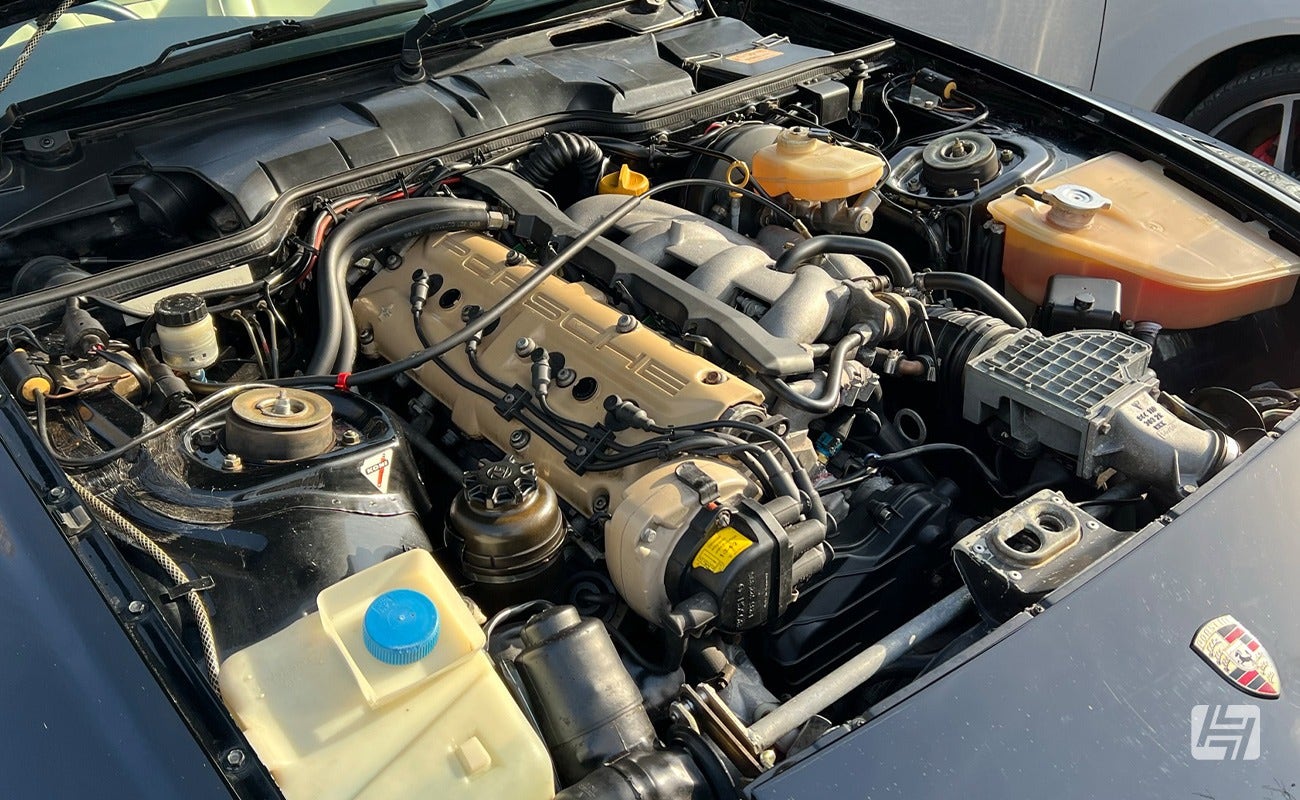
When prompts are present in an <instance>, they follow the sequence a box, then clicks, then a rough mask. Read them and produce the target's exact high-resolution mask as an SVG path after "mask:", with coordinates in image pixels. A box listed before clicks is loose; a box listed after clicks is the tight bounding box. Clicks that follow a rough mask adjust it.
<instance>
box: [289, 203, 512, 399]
mask: <svg viewBox="0 0 1300 800" xmlns="http://www.w3.org/2000/svg"><path fill="white" fill-rule="evenodd" d="M430 214H431V215H437V221H438V222H439V226H438V227H433V228H430V230H437V229H439V227H442V229H444V230H445V229H457V228H472V227H474V226H476V225H481V226H483V227H487V224H488V220H489V219H491V214H490V212H489V211H488V207H487V204H485V203H481V202H477V201H473V200H458V199H455V198H450V197H418V198H413V199H410V200H394V201H392V202H390V203H385V204H383V205H380V206H374V207H372V208H367V209H365V210H362V211H356V212H353V213H352V214H351V215H349V216H348V217H347V219H345V220H344V221H343V222H342V223H340V224H339V226H338V227H337V228H335V229H334V231H333V233H331V234H330V236H329V238H327V239H326V240H325V247H324V249H323V250H322V251H321V254H320V262H319V264H318V266H317V270H318V271H319V274H318V275H317V276H316V277H317V283H318V284H319V285H318V287H317V307H318V309H319V312H320V322H319V325H320V333H319V335H318V336H317V339H316V349H315V351H314V352H313V353H312V357H311V361H310V362H309V363H308V365H307V372H308V373H309V374H322V373H326V372H329V371H330V370H331V368H332V367H333V366H334V364H335V362H336V361H342V360H343V359H342V358H341V355H342V354H343V353H345V352H347V351H349V350H350V351H353V353H354V355H353V356H352V358H355V348H356V336H355V334H354V332H353V331H352V327H353V323H352V307H351V305H349V304H348V292H347V273H348V267H350V266H351V265H352V263H353V262H354V261H355V260H356V258H357V255H358V253H359V252H360V251H359V250H358V249H357V248H356V247H354V245H355V244H356V243H357V241H358V240H359V239H361V238H362V237H363V236H365V235H366V234H367V233H370V232H372V231H374V230H376V229H378V228H382V227H384V226H385V225H389V224H391V223H394V222H397V221H400V220H402V219H404V218H408V217H415V216H417V215H420V216H423V215H430ZM349 340H351V341H350V342H349ZM352 358H348V359H347V361H348V362H349V363H351V361H352Z"/></svg>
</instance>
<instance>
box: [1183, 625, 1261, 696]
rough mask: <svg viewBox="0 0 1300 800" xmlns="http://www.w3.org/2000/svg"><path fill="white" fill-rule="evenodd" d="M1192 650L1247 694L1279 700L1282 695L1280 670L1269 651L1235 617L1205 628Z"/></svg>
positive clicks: (1197, 637)
mask: <svg viewBox="0 0 1300 800" xmlns="http://www.w3.org/2000/svg"><path fill="white" fill-rule="evenodd" d="M1192 649H1193V650H1195V651H1196V652H1197V654H1198V655H1200V656H1201V658H1204V659H1205V660H1206V662H1207V663H1209V665H1210V666H1212V667H1214V668H1215V669H1216V670H1218V671H1219V672H1220V673H1221V674H1222V675H1223V677H1225V678H1227V679H1228V680H1229V681H1232V683H1233V685H1234V686H1236V687H1237V688H1238V689H1241V690H1242V691H1243V692H1246V693H1247V694H1253V695H1255V696H1256V697H1277V696H1278V695H1280V694H1281V693H1282V684H1281V683H1280V682H1279V680H1278V676H1277V667H1275V666H1274V665H1273V659H1272V658H1271V657H1270V656H1269V654H1268V651H1267V650H1265V649H1264V645H1263V644H1261V643H1260V641H1259V639H1256V638H1255V635H1254V634H1252V633H1251V632H1250V631H1248V630H1246V626H1245V625H1242V624H1241V623H1240V622H1238V621H1237V618H1236V617H1234V616H1232V615H1231V614H1224V615H1223V616H1221V617H1215V618H1214V619H1212V620H1210V621H1209V622H1207V623H1205V624H1204V625H1202V626H1201V629H1200V630H1198V631H1197V632H1196V637H1195V638H1193V639H1192Z"/></svg>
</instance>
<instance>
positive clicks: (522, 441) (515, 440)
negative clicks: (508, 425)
mask: <svg viewBox="0 0 1300 800" xmlns="http://www.w3.org/2000/svg"><path fill="white" fill-rule="evenodd" d="M532 438H533V437H532V434H530V433H529V432H528V431H526V430H524V429H523V428H516V429H515V430H513V431H511V432H510V446H511V447H513V448H514V449H516V450H523V449H524V448H525V447H527V446H528V441H529V440H530V439H532Z"/></svg>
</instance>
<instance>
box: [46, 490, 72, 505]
mask: <svg viewBox="0 0 1300 800" xmlns="http://www.w3.org/2000/svg"><path fill="white" fill-rule="evenodd" d="M67 496H68V490H67V489H64V488H63V487H62V486H55V487H54V488H53V489H50V490H49V491H48V492H46V493H45V499H46V500H47V501H49V502H51V503H57V502H59V501H60V500H62V499H63V498H65V497H67Z"/></svg>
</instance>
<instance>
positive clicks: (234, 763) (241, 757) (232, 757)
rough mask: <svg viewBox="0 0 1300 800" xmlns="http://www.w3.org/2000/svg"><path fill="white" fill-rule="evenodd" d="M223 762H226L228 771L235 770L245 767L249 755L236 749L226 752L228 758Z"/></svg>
mask: <svg viewBox="0 0 1300 800" xmlns="http://www.w3.org/2000/svg"><path fill="white" fill-rule="evenodd" d="M223 760H224V761H225V762H226V768H227V769H232V770H234V769H239V768H240V767H242V766H244V763H245V762H246V761H248V755H247V754H246V753H245V752H244V751H243V750H241V749H239V748H238V747H235V748H231V749H230V750H228V751H226V757H225V758H224V759H223Z"/></svg>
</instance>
